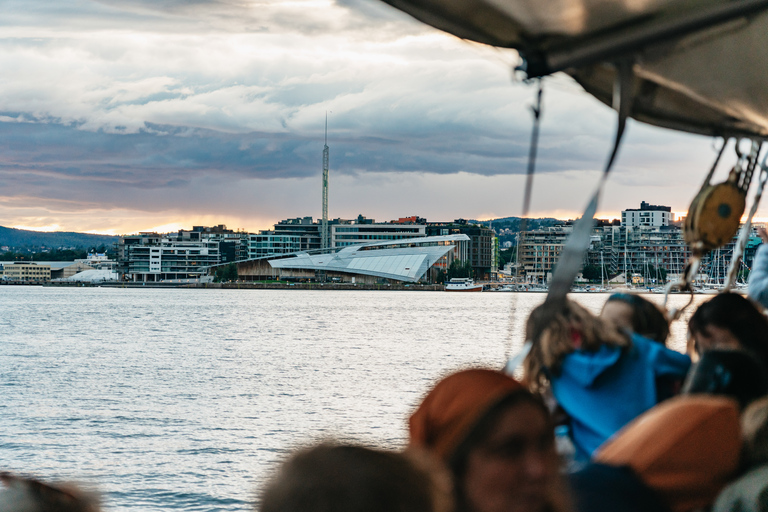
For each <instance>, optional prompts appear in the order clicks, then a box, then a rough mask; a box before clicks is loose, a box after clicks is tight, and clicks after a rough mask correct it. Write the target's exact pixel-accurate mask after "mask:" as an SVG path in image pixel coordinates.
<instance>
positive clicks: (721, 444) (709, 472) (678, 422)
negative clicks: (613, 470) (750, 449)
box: [574, 395, 741, 512]
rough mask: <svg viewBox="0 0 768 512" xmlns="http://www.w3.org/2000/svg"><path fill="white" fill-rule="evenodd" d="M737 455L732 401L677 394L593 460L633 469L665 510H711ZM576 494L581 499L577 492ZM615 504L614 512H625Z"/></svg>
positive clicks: (734, 468)
mask: <svg viewBox="0 0 768 512" xmlns="http://www.w3.org/2000/svg"><path fill="white" fill-rule="evenodd" d="M740 451H741V428H740V424H739V408H738V405H737V404H736V402H735V401H734V400H732V399H730V398H725V397H718V396H705V395H695V396H678V397H675V398H672V399H670V400H667V401H666V402H664V403H663V404H660V405H658V406H657V407H654V408H653V409H651V410H650V411H648V412H646V413H645V414H643V415H641V416H640V417H638V418H637V420H635V421H633V422H632V423H630V424H629V425H627V427H626V428H624V429H622V430H621V432H619V433H618V434H617V435H616V436H615V437H613V438H612V439H611V440H610V441H608V442H607V443H606V444H605V445H603V446H601V447H600V449H599V450H598V451H597V452H596V454H595V457H594V461H595V463H597V464H602V465H605V466H612V467H617V468H628V469H630V470H632V472H634V474H635V475H636V476H637V477H638V478H639V480H640V481H641V482H642V483H643V484H644V485H645V486H646V487H647V488H648V489H650V490H651V491H652V492H653V493H654V494H655V496H656V497H657V498H658V499H659V500H661V502H662V503H663V504H664V505H665V506H666V507H669V509H671V510H672V511H674V512H688V511H693V510H700V509H706V507H709V506H711V504H712V503H713V501H714V500H715V498H716V497H717V495H718V494H719V492H720V490H722V489H723V488H724V487H725V485H726V484H727V483H728V482H729V481H730V480H731V479H732V478H733V476H734V475H735V474H736V472H737V470H738V468H739V457H740ZM574 492H575V494H576V495H577V496H578V495H579V492H578V489H575V491H574ZM618 505H619V506H617V507H616V508H614V509H613V510H616V511H617V512H618V511H622V512H624V511H625V510H626V508H624V507H622V506H620V503H619V504H618ZM582 510H594V511H595V512H597V510H599V509H598V508H597V507H595V508H594V509H590V508H586V509H582ZM602 510H611V509H608V508H604V509H602ZM652 510H657V509H652Z"/></svg>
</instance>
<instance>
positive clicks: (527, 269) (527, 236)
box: [517, 223, 573, 284]
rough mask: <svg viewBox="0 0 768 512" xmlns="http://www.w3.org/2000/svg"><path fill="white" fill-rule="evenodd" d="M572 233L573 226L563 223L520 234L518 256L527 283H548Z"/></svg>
mask: <svg viewBox="0 0 768 512" xmlns="http://www.w3.org/2000/svg"><path fill="white" fill-rule="evenodd" d="M572 231H573V225H571V224H570V223H563V224H559V225H557V226H552V227H548V228H542V229H536V230H532V231H523V232H521V233H520V239H519V246H518V252H517V256H518V258H519V262H520V265H521V269H520V270H521V275H522V276H524V278H525V282H527V283H541V284H544V283H546V282H547V279H548V276H549V274H551V273H552V269H553V268H554V266H555V263H557V260H558V258H559V257H560V253H561V252H563V246H564V245H565V241H566V240H567V239H568V235H570V234H571V232H572Z"/></svg>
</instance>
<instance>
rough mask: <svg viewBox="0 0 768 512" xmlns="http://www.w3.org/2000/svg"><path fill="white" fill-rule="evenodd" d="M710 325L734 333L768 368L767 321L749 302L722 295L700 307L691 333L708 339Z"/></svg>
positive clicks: (735, 295) (746, 348) (737, 297)
mask: <svg viewBox="0 0 768 512" xmlns="http://www.w3.org/2000/svg"><path fill="white" fill-rule="evenodd" d="M711 325H714V326H715V327H719V328H721V329H727V330H729V331H730V332H731V333H733V336H734V337H735V338H736V339H737V340H738V341H739V344H740V345H741V348H742V349H744V350H746V351H748V352H750V353H752V355H753V356H755V357H756V358H757V359H758V360H759V361H760V362H761V363H763V365H765V367H766V368H768V319H766V317H765V316H764V315H763V314H762V313H760V311H759V310H758V309H757V308H756V307H755V305H754V304H752V302H751V301H750V300H748V299H746V298H745V297H743V296H741V295H739V294H737V293H721V294H719V295H717V296H716V297H715V298H713V299H712V300H710V301H708V302H705V303H704V304H702V305H701V306H699V309H697V310H696V312H695V313H694V314H693V316H691V319H690V320H689V321H688V330H689V331H690V333H691V334H702V335H704V336H709V335H710V333H709V329H708V328H709V326H711Z"/></svg>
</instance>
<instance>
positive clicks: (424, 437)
mask: <svg viewBox="0 0 768 512" xmlns="http://www.w3.org/2000/svg"><path fill="white" fill-rule="evenodd" d="M523 389H525V388H524V387H523V386H522V384H520V383H519V382H517V381H516V380H515V379H513V378H511V377H509V376H507V375H505V374H503V373H501V372H498V371H494V370H481V369H474V370H464V371H460V372H457V373H454V374H452V375H449V376H448V377H446V378H444V379H443V380H441V381H440V382H438V383H437V385H436V386H435V387H434V388H433V389H432V391H430V392H429V393H428V394H427V397H426V398H425V399H424V401H423V402H422V403H421V405H419V407H418V409H416V412H415V413H413V415H412V416H411V419H410V421H409V427H410V436H411V445H412V446H418V447H421V448H424V449H427V450H429V451H431V452H433V453H435V454H436V455H438V456H439V457H440V458H441V459H443V460H444V461H448V459H449V458H450V456H451V455H452V454H453V452H454V450H456V448H458V446H459V444H460V443H461V442H462V441H463V440H464V439H465V438H466V437H467V435H469V433H470V431H471V430H472V427H474V426H475V424H476V423H477V422H478V421H479V420H480V418H481V417H482V416H483V415H484V414H485V413H486V412H487V411H488V410H489V409H490V408H491V407H492V406H493V405H494V404H496V403H498V402H499V401H500V400H501V399H502V398H504V397H505V396H507V395H508V394H510V393H512V392H514V391H520V390H523Z"/></svg>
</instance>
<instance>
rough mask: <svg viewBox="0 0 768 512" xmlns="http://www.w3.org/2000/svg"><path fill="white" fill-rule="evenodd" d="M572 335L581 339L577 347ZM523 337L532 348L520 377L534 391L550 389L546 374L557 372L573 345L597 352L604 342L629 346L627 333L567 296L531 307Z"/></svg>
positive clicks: (558, 372) (555, 373) (624, 346)
mask: <svg viewBox="0 0 768 512" xmlns="http://www.w3.org/2000/svg"><path fill="white" fill-rule="evenodd" d="M574 335H578V337H579V338H580V344H579V346H578V347H576V346H575V345H574V339H573V337H574ZM525 339H526V340H527V341H529V342H531V343H532V347H531V351H530V353H529V354H528V357H526V359H525V362H524V363H523V372H524V377H523V380H524V381H525V383H526V384H527V385H528V387H529V388H530V390H531V391H533V392H537V393H541V392H544V391H546V390H547V389H548V388H549V377H550V376H557V375H559V374H560V370H561V367H562V364H563V360H564V359H565V356H567V355H568V354H570V353H571V352H573V351H574V350H576V348H580V349H582V350H587V351H596V350H598V349H599V348H600V347H601V346H603V345H608V346H615V347H621V348H628V347H630V346H631V341H630V339H629V336H628V335H627V334H625V333H623V332H621V331H619V330H618V329H617V328H616V327H614V326H613V325H612V324H609V323H607V322H604V321H603V320H601V319H600V318H598V317H596V316H595V315H593V314H592V313H590V312H589V311H587V310H586V309H585V308H583V307H582V306H580V305H578V304H577V303H575V302H573V301H570V300H567V299H563V300H556V301H547V302H545V303H544V304H542V305H541V306H539V307H537V308H536V309H534V310H533V311H532V312H531V316H529V317H528V322H527V324H526V328H525Z"/></svg>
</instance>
